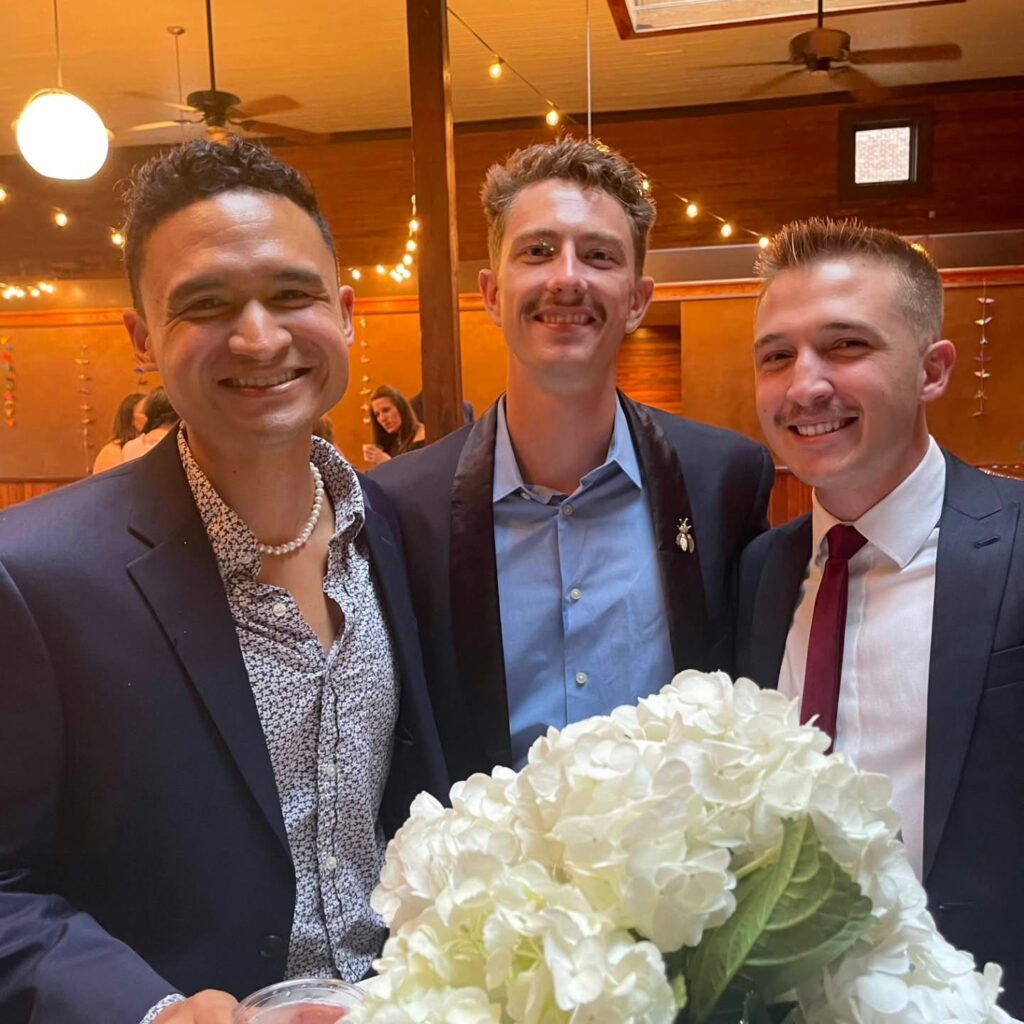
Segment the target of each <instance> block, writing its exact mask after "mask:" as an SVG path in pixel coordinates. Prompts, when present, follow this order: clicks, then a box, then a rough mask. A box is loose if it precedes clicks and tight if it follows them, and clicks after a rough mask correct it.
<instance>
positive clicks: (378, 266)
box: [377, 263, 384, 274]
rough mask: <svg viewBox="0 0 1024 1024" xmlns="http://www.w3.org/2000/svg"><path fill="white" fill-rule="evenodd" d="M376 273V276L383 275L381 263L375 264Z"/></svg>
mask: <svg viewBox="0 0 1024 1024" xmlns="http://www.w3.org/2000/svg"><path fill="white" fill-rule="evenodd" d="M377 273H378V274H383V273H384V264H383V263H378V264H377Z"/></svg>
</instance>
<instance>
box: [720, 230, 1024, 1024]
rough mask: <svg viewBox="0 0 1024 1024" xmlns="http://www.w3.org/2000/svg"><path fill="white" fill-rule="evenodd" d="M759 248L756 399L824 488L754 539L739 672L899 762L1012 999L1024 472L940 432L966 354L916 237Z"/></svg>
mask: <svg viewBox="0 0 1024 1024" xmlns="http://www.w3.org/2000/svg"><path fill="white" fill-rule="evenodd" d="M760 266H761V272H762V275H763V277H764V280H765V283H764V289H763V291H762V294H761V299H760V302H759V305H758V311H757V318H756V340H755V345H754V353H755V367H756V370H755V379H756V394H757V408H758V416H759V419H760V422H761V426H762V429H763V430H764V433H765V436H766V437H767V438H768V441H769V443H770V444H771V446H772V448H773V449H774V450H775V452H776V454H777V455H778V456H779V458H780V460H781V461H782V462H784V463H785V464H786V465H787V466H788V467H789V469H790V470H791V471H792V472H793V473H794V474H795V475H796V476H797V477H799V478H800V479H801V480H803V481H804V482H806V483H809V484H811V485H812V486H813V488H814V502H813V511H812V512H811V514H810V515H807V516H803V517H801V518H799V519H797V520H795V521H793V522H791V523H787V524H786V525H785V526H782V527H780V528H778V529H775V530H772V531H771V532H770V533H767V534H764V535H763V536H761V537H758V538H757V540H755V541H754V543H753V544H751V546H750V547H749V548H748V549H747V551H746V552H745V554H744V556H743V559H742V562H741V572H740V611H739V623H738V630H737V671H738V673H739V674H741V675H747V676H750V677H751V678H753V679H754V680H756V681H757V682H759V683H761V684H762V685H764V686H776V685H777V686H778V687H779V689H780V690H781V691H782V692H783V693H785V694H787V695H788V696H792V697H801V700H802V710H803V712H804V717H809V714H811V713H814V714H818V715H819V719H818V721H819V724H821V725H823V727H825V728H826V729H828V731H830V732H831V733H832V735H833V736H834V739H835V747H836V749H838V750H840V751H845V752H847V753H849V754H850V756H851V757H852V758H853V759H854V761H855V762H856V763H857V764H858V765H859V766H860V767H861V768H864V769H868V770H875V771H880V772H885V773H887V774H888V775H890V777H891V778H892V782H893V800H894V805H895V807H896V809H897V810H898V811H899V813H900V815H901V818H902V828H903V838H904V841H905V842H906V845H907V852H908V855H909V857H910V860H911V863H912V864H913V866H914V867H915V869H916V871H917V872H918V874H919V876H920V877H921V879H922V881H923V882H924V885H925V888H926V890H927V892H928V895H929V903H930V907H931V910H932V913H933V914H934V915H935V918H936V920H937V923H938V925H939V928H940V929H941V931H942V932H943V934H944V935H945V936H946V937H947V938H948V939H949V940H950V941H951V942H953V943H954V944H955V945H957V946H959V947H961V948H963V949H966V950H969V951H970V952H972V953H973V954H974V955H975V957H976V958H977V959H978V960H979V962H981V963H984V962H985V961H988V960H994V961H997V962H999V963H1001V964H1002V965H1003V966H1004V967H1005V969H1006V974H1005V978H1004V981H1005V983H1006V986H1007V994H1006V996H1005V997H1004V1001H1003V1005H1004V1008H1006V1009H1007V1010H1009V1011H1010V1012H1011V1013H1014V1014H1015V1015H1017V1016H1020V1015H1022V1013H1024V943H1022V942H1021V941H1020V920H1021V916H1022V914H1024V875H1022V873H1021V871H1020V851H1021V850H1022V849H1024V816H1022V814H1021V807H1022V806H1024V756H1022V753H1021V751H1022V746H1021V742H1022V741H1021V732H1022V730H1024V530H1022V528H1021V503H1022V501H1024V483H1020V482H1017V481H1011V480H1006V479H999V478H996V477H992V476H987V475H985V474H983V473H981V472H980V471H978V470H975V469H973V468H971V467H969V466H967V465H965V464H964V463H963V462H961V461H959V460H958V459H956V458H955V457H954V456H952V455H951V454H950V453H949V452H945V451H943V450H942V449H940V448H939V447H938V445H936V443H935V441H934V440H933V439H932V438H931V437H930V435H929V433H928V427H927V423H926V418H925V408H926V406H927V404H928V403H929V402H932V401H934V400H935V399H937V398H939V397H940V396H941V395H942V394H943V392H944V391H945V390H946V386H947V383H948V381H949V376H950V372H951V370H952V367H953V364H954V361H955V356H956V353H955V349H954V347H953V345H952V343H951V342H949V341H946V340H944V339H943V338H942V319H943V308H942V307H943V293H942V282H941V280H940V278H939V275H938V272H937V271H936V270H935V268H934V267H933V266H932V264H931V262H930V261H929V259H928V258H927V256H926V255H924V254H923V253H921V252H919V251H917V250H915V249H914V248H913V247H911V246H910V245H909V244H907V243H906V242H904V241H903V240H902V239H900V238H899V237H898V236H896V235H894V234H892V233H890V232H886V231H879V230H875V229H870V228H865V227H863V226H862V225H859V224H856V223H853V222H832V221H818V220H815V221H809V222H806V223H798V224H793V225H789V226H788V227H786V228H784V229H783V230H782V231H780V232H779V234H778V235H776V236H775V238H774V239H773V241H772V244H771V245H770V246H769V248H768V249H767V250H766V252H765V253H764V255H763V257H762V260H761V264H760ZM839 581H841V586H840V585H839ZM843 604H845V617H844V616H843V612H842V606H843Z"/></svg>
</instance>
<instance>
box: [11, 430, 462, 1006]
mask: <svg viewBox="0 0 1024 1024" xmlns="http://www.w3.org/2000/svg"><path fill="white" fill-rule="evenodd" d="M364 496H365V504H366V527H365V529H366V538H367V541H368V546H369V550H370V557H371V560H372V564H373V570H374V574H375V579H376V582H377V585H378V591H379V593H380V596H381V602H382V605H383V607H384V611H385V615H386V618H387V620H388V622H389V623H390V626H391V629H392V635H393V637H394V640H395V647H396V660H397V663H398V666H399V671H400V676H401V700H400V709H399V717H398V724H397V728H396V736H395V744H394V754H393V759H392V766H391V774H390V777H389V781H388V784H387V788H386V792H385V794H384V799H383V803H382V807H381V811H380V814H381V820H382V823H383V824H384V827H385V829H386V831H388V832H389V833H390V832H392V831H394V829H395V828H396V827H397V826H398V825H399V824H400V823H401V822H402V821H403V820H404V819H405V817H406V814H407V812H408V808H409V803H410V801H411V799H412V797H413V796H414V795H415V793H417V792H418V791H419V790H420V789H430V790H432V791H433V792H434V793H435V794H436V795H438V796H443V795H444V794H445V792H446V790H447V781H448V780H447V775H446V773H445V771H444V763H443V758H442V755H441V751H440V745H439V741H438V737H437V732H436V728H435V726H434V723H433V717H432V713H431V709H430V702H429V698H428V696H427V693H426V688H425V685H424V682H423V675H422V663H421V658H420V651H419V643H418V638H417V633H416V629H415V625H414V621H413V612H412V605H411V602H410V600H409V593H408V589H407V584H406V578H405V571H404V568H403V565H402V560H401V553H400V549H399V547H398V546H397V543H396V540H395V538H394V535H393V534H392V531H391V530H390V528H389V526H388V525H387V523H385V521H384V520H383V519H382V517H381V514H380V512H381V510H382V509H383V510H385V511H386V500H385V499H384V498H383V496H382V495H381V493H380V491H379V489H378V488H376V487H375V486H374V485H373V483H372V481H368V480H364ZM0 563H2V564H0V665H2V681H0V1020H2V1021H4V1024H19V1022H28V1021H31V1022H32V1024H37V1022H38V1024H98V1022H103V1024H138V1022H139V1021H140V1020H141V1019H142V1017H143V1015H144V1014H145V1013H146V1011H147V1010H148V1009H149V1008H150V1007H151V1006H152V1005H154V1004H155V1003H156V1002H157V1001H158V1000H159V999H161V998H162V997H163V996H165V995H167V994H168V992H170V991H172V990H174V989H178V990H180V991H182V992H185V993H187V994H191V993H192V992H194V991H197V990H199V989H204V988H211V987H212V988H221V989H226V990H228V991H229V992H232V993H234V994H236V995H238V996H242V995H245V994H247V993H249V992H252V991H254V990H255V989H258V988H261V987H262V986H265V985H268V984H270V983H272V982H275V981H279V980H281V978H282V977H283V974H284V968H285V960H286V955H287V949H288V938H289V933H290V929H291V922H292V914H293V910H294V900H295V878H294V871H293V867H292V861H291V856H290V853H289V849H288V840H287V836H286V833H285V829H284V823H283V820H282V816H281V808H280V804H279V801H278V794H277V787H276V784H275V781H274V775H273V770H272V767H271V763H270V758H269V755H268V753H267V749H266V744H265V741H264V738H263V732H262V729H261V727H260V721H259V716H258V713H257V711H256V706H255V703H254V700H253V697H252V692H251V690H250V687H249V680H248V677H247V675H246V672H245V666H244V664H243V661H242V655H241V651H240V649H239V646H238V640H237V637H236V633H235V627H234V623H233V621H232V618H231V613H230V611H229V608H228V602H227V598H226V595H225V593H224V587H223V584H222V582H221V578H220V574H219V571H218V569H217V564H216V560H215V558H214V555H213V552H212V550H211V548H210V544H209V542H208V540H207V536H206V532H205V529H204V527H203V524H202V521H201V520H200V517H199V514H198V512H197V511H196V507H195V504H194V502H193V500H192V496H191V491H190V490H189V487H188V482H187V480H186V478H185V475H184V471H183V470H182V467H181V462H180V459H179V457H178V453H177V449H176V446H175V438H174V435H173V434H172V435H171V436H169V437H168V439H167V440H166V441H165V442H163V443H162V444H161V445H159V446H158V447H157V448H156V449H155V450H154V451H153V452H152V453H151V454H150V455H148V456H146V457H145V458H142V459H140V460H138V461H136V462H132V463H129V464H126V465H125V466H123V467H120V468H118V469H115V470H112V471H110V472H108V473H103V474H101V475H100V476H98V477H95V478H94V479H92V480H89V481H85V482H83V483H81V484H76V485H73V486H71V487H68V488H65V489H63V490H61V491H58V492H56V493H54V494H52V495H48V496H46V497H44V498H40V499H38V500H36V501H33V502H30V503H28V504H26V505H21V506H16V507H14V508H11V509H8V510H7V511H5V512H4V513H2V514H0Z"/></svg>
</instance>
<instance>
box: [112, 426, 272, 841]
mask: <svg viewBox="0 0 1024 1024" xmlns="http://www.w3.org/2000/svg"><path fill="white" fill-rule="evenodd" d="M129 529H130V530H131V532H133V533H134V534H135V535H136V536H138V537H139V538H140V539H142V540H143V541H145V542H146V543H147V544H150V545H152V547H151V550H149V551H147V552H146V553H145V554H143V555H141V556H140V557H139V558H136V559H135V560H134V561H133V562H131V563H130V564H129V566H128V572H129V574H130V575H131V577H132V579H133V580H134V581H135V584H136V586H137V587H138V588H139V590H140V591H141V593H142V596H143V597H144V599H145V600H146V602H147V604H148V605H149V607H150V608H151V609H152V612H153V614H154V616H155V617H156V619H157V620H158V622H159V623H160V626H161V628H162V629H163V631H164V633H165V634H166V636H167V640H168V642H169V643H170V645H171V647H172V648H173V649H174V653H175V654H176V655H177V657H178V659H179V660H180V662H181V664H182V665H183V666H184V668H185V671H186V672H187V673H188V675H189V678H190V679H191V680H192V683H193V685H194V686H195V689H196V693H197V694H198V696H199V698H200V699H201V700H202V702H203V704H204V706H205V708H206V711H207V712H208V713H209V715H210V718H211V720H212V723H213V726H214V728H215V729H216V730H217V732H218V733H219V735H220V738H221V739H222V740H223V741H224V743H225V745H226V746H227V748H228V750H229V751H230V753H231V756H232V757H233V759H234V761H235V763H236V764H237V766H238V769H239V771H240V772H241V773H242V777H243V778H244V779H245V782H246V783H247V785H248V787H249V789H250V790H251V791H252V794H253V797H254V798H255V800H256V802H257V804H258V805H259V807H260V809H261V810H262V812H263V814H264V815H265V817H266V819H267V822H268V824H269V825H270V827H271V829H272V830H273V832H274V834H275V835H276V836H277V838H278V839H279V840H280V842H281V843H282V844H283V845H284V847H285V849H287V848H288V838H287V835H286V833H285V828H284V821H283V819H282V817H281V806H280V802H279V799H278V794H277V784H276V783H275V781H274V772H273V768H272V766H271V763H270V755H269V754H268V753H267V746H266V741H265V739H264V736H263V729H262V726H261V725H260V720H259V714H258V712H257V710H256V704H255V701H254V700H253V696H252V691H251V689H250V687H249V677H248V674H247V673H246V671H245V664H244V662H243V661H242V652H241V650H240V648H239V646H238V638H237V634H236V632H235V624H234V620H233V619H232V617H231V611H230V609H229V607H228V602H227V597H226V595H225V593H224V584H223V582H222V581H221V577H220V572H219V570H218V568H217V562H216V559H215V558H214V555H213V550H212V549H211V547H210V543H209V540H208V539H207V536H206V529H205V528H204V526H203V523H202V520H201V519H200V517H199V513H198V511H197V509H196V506H195V502H194V501H193V499H192V492H191V490H190V489H189V486H188V481H187V479H186V478H185V471H184V469H183V468H182V466H181V460H180V458H179V456H178V450H177V441H176V432H173V431H172V432H171V434H169V435H168V436H167V438H166V439H165V440H164V441H162V442H161V443H160V444H159V445H157V447H156V448H155V449H154V450H153V452H152V453H151V454H149V455H147V456H145V457H144V458H143V459H141V460H140V462H139V466H138V469H137V470H136V472H135V481H134V501H133V506H132V510H131V519H130V523H129ZM183 756H184V757H186V758H187V756H188V752H187V751H185V752H184V754H183ZM199 784H201V783H199Z"/></svg>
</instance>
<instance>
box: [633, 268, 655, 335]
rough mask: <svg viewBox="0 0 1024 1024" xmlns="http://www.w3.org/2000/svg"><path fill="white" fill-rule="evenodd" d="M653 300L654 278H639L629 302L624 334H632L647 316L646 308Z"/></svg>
mask: <svg viewBox="0 0 1024 1024" xmlns="http://www.w3.org/2000/svg"><path fill="white" fill-rule="evenodd" d="M653 298H654V278H653V277H640V278H638V279H637V282H636V287H634V289H633V294H632V296H631V297H630V302H629V316H628V317H627V319H626V333H627V334H632V333H633V331H635V330H636V329H637V328H638V327H639V326H640V324H641V323H642V322H643V319H644V317H645V316H646V315H647V307H648V306H649V305H650V304H651V299H653Z"/></svg>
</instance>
